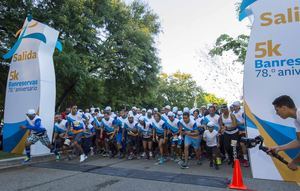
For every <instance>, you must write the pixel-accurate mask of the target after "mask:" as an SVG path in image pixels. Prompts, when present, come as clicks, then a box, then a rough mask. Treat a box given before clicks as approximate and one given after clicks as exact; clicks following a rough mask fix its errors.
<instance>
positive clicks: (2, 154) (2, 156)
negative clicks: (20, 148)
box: [0, 151, 22, 160]
mask: <svg viewBox="0 0 300 191" xmlns="http://www.w3.org/2000/svg"><path fill="white" fill-rule="evenodd" d="M20 156H22V155H20V154H13V153H6V152H3V151H0V160H2V159H9V158H14V157H20Z"/></svg>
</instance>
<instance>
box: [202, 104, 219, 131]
mask: <svg viewBox="0 0 300 191" xmlns="http://www.w3.org/2000/svg"><path fill="white" fill-rule="evenodd" d="M208 111H209V115H206V116H205V117H204V119H203V124H204V125H207V124H208V123H209V122H213V123H214V124H215V130H216V131H219V118H220V116H219V115H218V114H216V108H215V107H214V106H212V105H210V106H209V108H208Z"/></svg>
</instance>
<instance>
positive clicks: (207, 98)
mask: <svg viewBox="0 0 300 191" xmlns="http://www.w3.org/2000/svg"><path fill="white" fill-rule="evenodd" d="M209 103H216V104H218V105H221V104H227V102H226V101H225V99H223V98H218V97H216V96H215V95H214V94H211V93H203V94H201V95H199V96H198V97H197V105H198V106H202V105H207V104H209Z"/></svg>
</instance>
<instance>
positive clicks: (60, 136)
mask: <svg viewBox="0 0 300 191" xmlns="http://www.w3.org/2000/svg"><path fill="white" fill-rule="evenodd" d="M182 109H183V110H179V108H178V107H173V108H171V106H169V105H167V106H165V107H163V108H161V109H158V108H153V109H146V108H143V109H140V108H137V107H132V108H131V109H130V110H129V111H128V110H125V109H124V110H121V111H112V109H111V107H109V106H107V107H106V108H105V109H104V110H101V109H100V108H94V107H92V108H90V109H85V110H84V111H83V110H81V109H78V108H77V106H76V105H74V106H72V107H71V108H67V109H66V111H65V112H63V113H61V114H56V115H55V124H54V129H53V136H52V137H53V138H52V140H50V139H49V137H48V135H47V132H46V129H45V127H44V126H43V122H42V119H41V118H40V117H39V116H38V115H37V113H36V112H35V111H34V110H33V109H30V110H29V111H28V112H27V114H26V115H27V120H26V121H27V122H26V124H25V125H24V126H21V128H22V129H30V130H31V133H30V135H29V137H28V138H27V141H26V147H25V150H26V158H25V161H24V162H28V161H30V159H31V155H30V146H31V145H32V144H35V143H36V142H37V141H41V143H42V144H43V145H45V146H47V147H48V148H49V149H50V150H51V152H53V153H55V155H56V159H57V160H61V158H65V159H66V160H72V159H74V158H75V157H76V156H80V162H84V161H85V160H86V159H87V158H88V156H92V155H96V156H99V157H109V158H119V159H123V158H126V159H128V160H137V159H147V160H148V159H150V160H151V159H152V160H154V161H155V163H156V164H158V165H163V164H164V163H166V162H167V161H174V162H176V163H178V164H179V166H180V167H181V168H188V161H189V160H197V164H198V165H201V164H202V161H203V160H204V159H205V158H207V159H209V160H210V167H214V168H215V169H219V167H220V164H222V163H223V164H224V163H227V164H228V165H233V160H234V158H238V159H240V161H241V162H242V164H243V165H244V166H245V167H248V166H249V162H248V156H247V149H246V147H245V146H244V145H243V144H242V143H240V139H241V137H243V136H246V131H245V125H244V122H245V120H244V111H243V108H242V106H241V103H240V102H239V101H236V102H234V103H233V104H231V105H230V106H228V105H227V104H223V105H221V106H218V105H217V104H208V105H207V106H202V107H201V108H193V109H189V108H187V107H185V108H182ZM235 151H236V152H235Z"/></svg>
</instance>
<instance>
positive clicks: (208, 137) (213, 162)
mask: <svg viewBox="0 0 300 191" xmlns="http://www.w3.org/2000/svg"><path fill="white" fill-rule="evenodd" d="M214 127H215V124H214V123H212V122H209V123H208V124H207V128H208V130H205V131H204V134H203V139H204V140H205V141H206V150H207V153H208V157H209V160H210V163H209V166H210V167H213V166H215V169H216V170H218V169H219V166H218V164H217V153H218V151H217V150H218V132H217V131H216V130H215V129H214Z"/></svg>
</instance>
